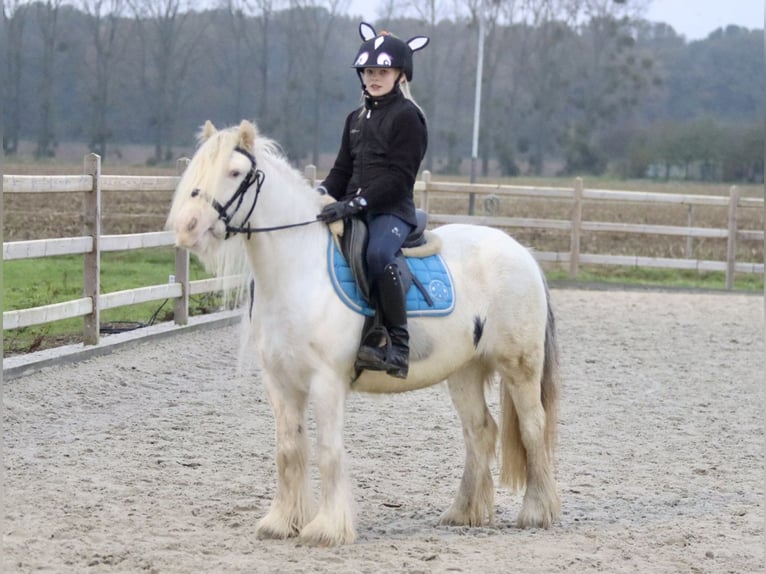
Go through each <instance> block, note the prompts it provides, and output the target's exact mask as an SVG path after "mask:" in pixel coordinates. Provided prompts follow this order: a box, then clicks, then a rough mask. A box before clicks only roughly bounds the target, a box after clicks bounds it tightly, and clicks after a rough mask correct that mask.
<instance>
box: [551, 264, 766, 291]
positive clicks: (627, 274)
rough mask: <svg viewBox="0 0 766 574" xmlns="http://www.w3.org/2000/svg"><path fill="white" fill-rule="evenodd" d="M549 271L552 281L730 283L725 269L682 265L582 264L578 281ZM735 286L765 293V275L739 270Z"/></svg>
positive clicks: (674, 285) (675, 285)
mask: <svg viewBox="0 0 766 574" xmlns="http://www.w3.org/2000/svg"><path fill="white" fill-rule="evenodd" d="M545 274H546V277H547V278H548V280H549V281H551V282H557V281H559V282H567V283H570V282H574V283H582V284H589V283H603V284H610V285H629V286H632V287H660V288H671V289H708V290H723V289H724V288H725V286H726V275H725V274H724V273H723V272H697V271H687V270H682V269H647V268H642V267H616V266H608V265H604V266H598V267H581V268H580V270H579V274H578V276H577V279H576V280H575V281H572V280H571V279H570V278H569V275H568V273H567V271H566V270H564V269H556V268H554V269H547V270H546V272H545ZM734 290H735V291H741V292H745V293H758V292H760V293H763V290H764V283H763V275H758V274H755V273H739V274H737V275H736V276H735V277H734Z"/></svg>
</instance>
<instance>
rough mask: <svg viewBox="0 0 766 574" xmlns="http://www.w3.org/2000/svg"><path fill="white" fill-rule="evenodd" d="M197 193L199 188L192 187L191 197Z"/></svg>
mask: <svg viewBox="0 0 766 574" xmlns="http://www.w3.org/2000/svg"><path fill="white" fill-rule="evenodd" d="M198 195H199V189H193V190H192V192H191V196H192V197H197V196H198Z"/></svg>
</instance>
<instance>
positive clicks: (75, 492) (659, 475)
mask: <svg viewBox="0 0 766 574" xmlns="http://www.w3.org/2000/svg"><path fill="white" fill-rule="evenodd" d="M552 296H553V302H554V305H555V309H556V313H557V319H558V334H559V341H560V346H561V351H562V371H563V378H564V381H563V386H562V404H561V407H562V409H561V418H560V427H559V429H560V442H559V450H558V465H557V479H558V484H559V487H560V493H561V498H562V518H561V521H560V523H559V524H557V525H556V526H555V527H554V528H552V529H551V530H548V531H543V530H529V531H520V530H518V529H517V528H515V527H514V525H513V524H514V520H515V516H516V513H517V512H518V510H519V508H520V497H519V495H517V494H510V493H508V492H507V491H505V490H501V489H498V490H497V493H496V497H495V502H496V509H497V511H496V524H495V525H494V526H493V527H485V528H477V529H465V528H447V527H438V526H436V522H437V520H438V517H439V515H440V513H441V512H442V511H443V510H444V509H446V508H447V507H448V506H449V504H450V503H451V501H452V497H453V495H454V493H455V491H456V488H457V485H458V482H459V480H460V475H461V472H462V464H463V447H462V436H461V431H460V425H459V422H458V420H457V415H456V414H455V413H454V411H453V409H452V407H451V405H450V400H449V397H448V394H447V392H446V389H445V388H444V386H443V385H440V386H437V387H434V388H431V389H427V390H424V391H418V392H415V393H409V394H403V395H396V396H386V397H369V396H359V395H353V396H352V397H351V398H350V400H349V402H348V408H347V411H348V416H347V425H346V433H345V439H346V446H347V451H348V453H349V461H350V471H351V482H352V484H353V485H354V493H355V497H356V500H357V504H358V534H359V539H358V542H357V543H356V544H355V545H353V546H349V547H343V548H331V549H321V548H320V549H317V548H308V547H302V546H297V545H296V543H295V542H294V541H292V540H288V541H259V540H257V539H256V538H255V535H254V531H255V524H256V521H257V519H258V518H259V517H261V516H263V514H264V513H265V511H266V509H267V507H268V504H269V501H270V499H271V497H272V496H273V495H274V472H275V471H274V461H273V434H274V430H273V420H272V417H271V413H270V409H269V407H268V404H267V403H266V401H265V399H264V395H263V391H262V388H261V386H260V385H259V384H258V375H257V372H255V373H252V374H247V375H245V376H238V375H237V373H236V365H235V363H236V355H237V353H236V348H237V341H238V334H237V328H234V327H230V328H224V329H218V330H211V331H198V332H196V333H189V334H185V335H178V336H175V337H172V338H169V339H166V340H161V341H159V342H157V341H154V342H152V343H151V344H142V345H139V346H137V347H134V348H130V349H125V350H122V351H119V352H117V353H115V354H113V355H110V356H106V357H102V358H98V359H91V360H88V361H86V362H82V363H79V364H75V365H73V366H67V367H61V368H56V369H49V370H47V371H44V372H42V373H38V374H36V375H32V376H28V377H24V378H21V379H17V380H14V381H10V382H8V383H6V385H5V390H4V404H5V413H4V421H3V440H4V443H5V444H4V449H5V453H4V454H5V517H4V529H3V534H4V541H3V546H4V548H3V554H4V561H5V563H4V568H3V569H2V571H3V572H8V573H11V572H14V573H15V572H23V573H27V572H55V573H70V572H71V573H75V572H76V573H82V572H121V573H122V572H125V573H132V572H151V573H158V574H159V573H198V572H227V573H237V572H242V573H245V572H247V573H253V572H258V573H260V572H263V573H273V572H284V573H294V572H296V573H300V572H305V573H309V572H312V573H314V572H319V573H323V572H324V573H349V574H351V573H354V574H357V573H360V572H362V573H364V572H369V573H378V572H402V573H405V572H406V573H411V574H414V573H446V572H465V573H473V572H484V573H488V574H493V573H498V574H500V573H503V574H505V573H508V572H515V573H551V572H568V573H571V572H575V573H579V572H602V573H617V574H619V573H636V572H640V573H649V574H653V573H676V572H678V573H706V574H718V573H721V574H723V573H737V574H740V573H754V572H763V571H764V547H763V536H764V507H763V495H764V470H765V469H764V458H763V442H764V427H763V398H764V397H763V392H764V391H763V389H764V385H763V383H764V356H765V354H764V323H763V317H764V314H763V313H764V304H763V299H762V298H761V297H758V296H745V295H732V294H726V295H724V294H721V295H718V294H684V293H660V292H648V291H644V292H618V291H606V292H602V291H577V290H554V291H553V293H552ZM493 391H495V392H492V393H490V395H489V396H490V397H491V398H492V402H493V407H496V396H495V395H496V389H493ZM493 410H495V409H493Z"/></svg>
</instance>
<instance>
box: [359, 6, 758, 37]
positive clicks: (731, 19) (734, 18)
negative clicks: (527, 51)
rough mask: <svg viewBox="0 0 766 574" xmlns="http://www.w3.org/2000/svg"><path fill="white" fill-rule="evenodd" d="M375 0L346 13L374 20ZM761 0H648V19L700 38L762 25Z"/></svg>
mask: <svg viewBox="0 0 766 574" xmlns="http://www.w3.org/2000/svg"><path fill="white" fill-rule="evenodd" d="M378 3H379V1H378V0H351V3H350V8H349V10H348V13H350V14H357V15H362V16H363V17H364V18H365V19H366V20H367V21H368V22H371V23H373V24H374V23H375V17H376V15H377V8H378ZM763 10H764V0H651V3H650V4H649V9H648V11H647V13H646V15H645V17H646V19H647V20H650V21H654V22H665V23H666V24H670V25H671V26H672V27H673V29H675V31H676V33H678V34H681V35H683V36H685V37H686V39H687V40H701V39H703V38H706V37H707V36H708V34H710V32H712V31H713V30H716V29H717V28H720V27H725V26H727V25H729V24H736V25H737V26H743V27H745V28H763Z"/></svg>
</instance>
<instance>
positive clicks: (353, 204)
mask: <svg viewBox="0 0 766 574" xmlns="http://www.w3.org/2000/svg"><path fill="white" fill-rule="evenodd" d="M366 205H367V202H366V201H365V199H364V198H363V197H355V198H353V199H351V200H349V201H335V202H333V203H330V204H329V205H325V206H324V208H322V212H321V213H320V214H319V215H317V219H318V220H319V221H324V222H325V223H332V222H333V221H338V220H339V219H345V218H346V217H349V216H351V215H354V214H355V213H359V212H360V211H362V210H363V209H364V208H365V206H366Z"/></svg>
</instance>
